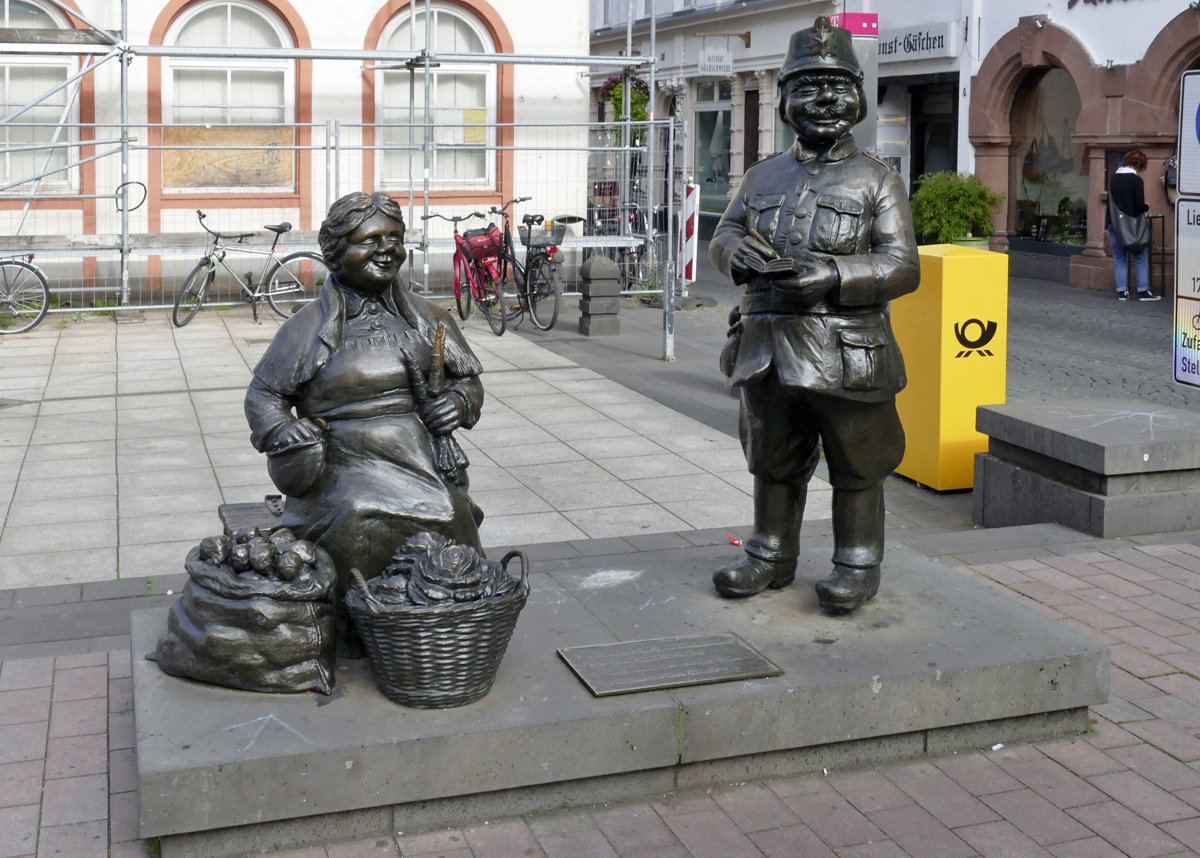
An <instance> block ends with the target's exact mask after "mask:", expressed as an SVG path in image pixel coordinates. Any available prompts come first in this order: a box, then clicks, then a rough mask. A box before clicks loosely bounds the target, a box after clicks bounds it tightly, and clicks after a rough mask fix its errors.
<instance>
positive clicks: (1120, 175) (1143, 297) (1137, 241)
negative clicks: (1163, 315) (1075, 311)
mask: <svg viewBox="0 0 1200 858" xmlns="http://www.w3.org/2000/svg"><path fill="white" fill-rule="evenodd" d="M1121 162H1122V164H1123V165H1124V166H1122V167H1121V168H1120V169H1118V170H1117V172H1116V174H1115V175H1114V176H1113V177H1112V181H1111V182H1110V183H1109V185H1108V206H1107V208H1106V209H1105V213H1104V228H1105V229H1106V230H1107V231H1108V240H1109V242H1110V243H1111V244H1112V251H1113V264H1114V266H1115V268H1116V275H1117V300H1118V301H1128V300H1129V282H1128V280H1129V272H1128V267H1127V263H1126V258H1127V257H1128V256H1130V255H1132V256H1133V265H1134V271H1135V275H1136V279H1137V300H1139V301H1158V300H1160V298H1159V296H1158V295H1155V294H1154V293H1152V292H1151V291H1150V223H1149V221H1147V220H1146V217H1145V214H1146V212H1148V211H1150V206H1148V205H1146V186H1145V183H1144V182H1142V177H1141V176H1140V175H1139V173H1143V172H1145V170H1146V156H1145V154H1144V153H1143V152H1142V151H1141V150H1139V149H1134V150H1132V151H1129V152H1126V153H1125V157H1124V158H1122V159H1121ZM1114 209H1115V210H1116V211H1114ZM1114 221H1117V222H1116V223H1114Z"/></svg>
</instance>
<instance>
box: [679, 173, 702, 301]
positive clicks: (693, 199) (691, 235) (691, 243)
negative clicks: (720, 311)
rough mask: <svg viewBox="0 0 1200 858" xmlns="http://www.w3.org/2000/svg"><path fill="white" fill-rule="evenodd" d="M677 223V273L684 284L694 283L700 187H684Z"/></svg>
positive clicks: (698, 230)
mask: <svg viewBox="0 0 1200 858" xmlns="http://www.w3.org/2000/svg"><path fill="white" fill-rule="evenodd" d="M680 214H681V215H682V218H681V219H680V222H679V272H680V279H681V280H682V281H683V282H684V284H685V285H686V284H688V283H694V282H695V281H696V248H697V247H698V246H699V244H700V186H699V185H685V186H684V191H683V210H682V212H681V213H680Z"/></svg>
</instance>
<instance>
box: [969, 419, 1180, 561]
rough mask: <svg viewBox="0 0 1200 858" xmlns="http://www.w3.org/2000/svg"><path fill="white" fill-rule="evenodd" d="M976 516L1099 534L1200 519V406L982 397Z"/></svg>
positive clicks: (1159, 528) (1173, 526)
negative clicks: (993, 401)
mask: <svg viewBox="0 0 1200 858" xmlns="http://www.w3.org/2000/svg"><path fill="white" fill-rule="evenodd" d="M976 425H977V427H978V429H979V431H980V432H983V433H984V434H985V435H988V436H989V439H988V452H987V453H980V454H978V455H977V456H976V460H975V495H974V498H973V507H974V518H975V521H976V523H977V524H980V525H983V526H984V527H1011V526H1014V525H1022V524H1035V523H1041V522H1055V523H1058V524H1062V525H1064V526H1066V527H1070V528H1073V529H1075V530H1079V531H1082V532H1084V533H1089V534H1092V535H1093V536H1099V537H1102V538H1113V537H1119V536H1134V535H1137V534H1146V533H1164V532H1170V531H1176V530H1192V529H1195V528H1197V527H1200V415H1197V414H1194V413H1192V412H1189V411H1184V410H1182V409H1178V408H1170V407H1168V406H1161V405H1157V404H1155V403H1152V402H1145V401H1142V400H1137V399H1081V400H1066V401H1061V400H1060V401H1057V402H1018V403H1009V404H1007V405H989V406H983V407H981V408H980V409H979V410H978V414H977V418H976Z"/></svg>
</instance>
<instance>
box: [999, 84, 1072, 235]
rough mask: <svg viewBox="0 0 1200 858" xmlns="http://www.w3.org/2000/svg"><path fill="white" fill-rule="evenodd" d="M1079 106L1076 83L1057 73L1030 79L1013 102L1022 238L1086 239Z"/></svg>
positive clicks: (1018, 204) (1013, 128)
mask: <svg viewBox="0 0 1200 858" xmlns="http://www.w3.org/2000/svg"><path fill="white" fill-rule="evenodd" d="M1081 106H1082V105H1081V102H1080V100H1079V90H1078V89H1076V87H1075V82H1074V81H1073V80H1072V79H1071V76H1070V75H1069V74H1067V72H1065V71H1063V70H1062V69H1058V68H1053V69H1050V70H1049V71H1047V72H1045V73H1044V74H1041V75H1038V76H1037V77H1036V79H1034V77H1033V75H1031V76H1030V79H1027V81H1026V83H1025V84H1024V85H1022V87H1021V89H1020V90H1019V91H1018V93H1017V97H1016V98H1015V99H1014V102H1013V111H1012V132H1013V142H1014V144H1016V145H1015V146H1014V151H1015V152H1016V154H1015V156H1014V157H1015V158H1016V160H1017V167H1018V174H1017V179H1016V185H1017V194H1016V201H1017V202H1016V204H1017V228H1016V234H1017V235H1018V236H1020V237H1021V238H1029V239H1034V240H1036V241H1052V242H1057V243H1059V244H1077V245H1081V244H1083V243H1084V242H1085V240H1086V236H1087V194H1088V165H1087V164H1086V163H1085V161H1084V152H1083V145H1082V144H1079V143H1076V142H1075V141H1074V140H1073V139H1072V136H1073V135H1074V133H1075V122H1076V120H1077V119H1078V118H1079V112H1080V109H1081Z"/></svg>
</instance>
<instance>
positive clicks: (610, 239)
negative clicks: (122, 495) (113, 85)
mask: <svg viewBox="0 0 1200 858" xmlns="http://www.w3.org/2000/svg"><path fill="white" fill-rule="evenodd" d="M8 127H9V129H10V139H12V140H15V139H28V140H31V141H34V142H31V143H10V145H8V146H6V147H3V148H0V154H3V155H4V156H5V158H6V167H7V171H6V173H5V175H6V176H7V177H8V181H6V182H2V183H0V193H2V194H3V195H4V198H7V199H10V200H14V201H16V200H24V205H22V207H21V208H16V207H10V208H7V209H0V231H2V234H3V235H4V236H5V237H3V238H0V254H14V253H33V254H34V255H35V259H36V263H37V265H38V266H39V267H40V268H42V269H43V271H44V272H45V273H46V276H47V279H48V280H49V282H50V288H51V293H52V296H53V299H52V303H53V306H52V309H51V312H77V311H80V310H87V309H92V308H104V307H117V306H123V307H126V308H129V309H151V308H159V307H166V306H171V305H172V303H173V302H174V299H175V295H176V294H177V292H178V289H179V287H180V286H181V284H182V282H183V279H184V278H185V277H186V276H187V274H188V273H189V272H190V271H191V270H192V268H193V267H194V266H195V265H196V264H197V263H198V262H199V260H200V258H201V256H202V255H203V253H204V250H205V248H206V247H207V246H208V244H209V243H210V240H211V236H210V235H209V234H208V233H207V232H205V229H204V227H205V226H206V227H208V228H209V229H211V230H214V231H217V232H220V233H223V234H239V233H246V232H252V233H254V236H253V237H251V238H248V239H244V240H243V243H239V242H235V241H228V242H225V244H226V245H227V247H228V248H229V255H228V257H227V261H228V262H229V263H230V265H231V267H233V269H234V270H235V271H237V272H239V273H242V272H245V274H246V275H248V276H249V278H250V280H251V281H252V282H257V281H258V280H259V279H260V276H261V274H262V273H263V270H264V267H265V265H266V264H267V262H268V260H267V258H266V257H265V256H263V255H261V254H254V253H239V250H240V249H242V248H248V249H253V250H259V251H261V250H265V249H267V248H269V247H270V246H271V242H272V240H273V239H274V236H273V234H272V233H270V232H268V231H266V230H265V229H264V226H265V225H267V224H278V223H281V222H288V223H291V224H292V225H293V228H292V230H291V231H289V232H288V233H286V234H284V235H283V236H281V238H280V240H279V246H278V252H279V254H280V255H283V254H285V253H290V252H294V251H298V250H308V251H318V250H319V248H318V246H317V239H316V227H317V226H318V225H319V223H320V220H321V219H322V216H323V213H324V212H325V211H326V210H327V209H328V207H329V204H330V203H331V202H332V201H334V200H336V199H338V198H339V197H340V196H342V195H343V194H345V193H349V192H351V191H353V190H382V191H386V192H387V193H389V194H390V195H391V196H393V198H395V199H396V200H397V201H398V202H399V203H400V204H401V206H402V208H403V209H404V211H405V216H406V221H407V227H408V231H407V235H406V245H407V248H408V250H409V263H408V266H407V272H406V276H407V277H408V278H409V280H410V282H411V283H412V284H413V285H414V288H417V289H419V290H421V291H423V292H424V293H426V294H431V295H434V296H439V297H446V296H449V295H450V294H451V291H450V289H451V287H452V277H451V264H450V260H451V256H452V253H453V247H454V243H453V238H452V226H451V224H449V223H448V222H446V221H444V220H440V219H432V220H425V219H423V218H424V216H425V215H428V214H432V213H438V214H444V215H447V216H454V215H465V214H470V213H471V212H473V211H483V212H484V213H485V214H487V215H488V216H487V218H486V219H485V220H474V221H468V222H464V223H463V225H462V226H461V227H460V229H469V228H471V227H472V226H482V225H483V224H484V223H486V222H496V223H500V222H501V221H500V218H498V217H497V216H496V215H494V214H489V213H488V209H489V208H490V207H491V206H493V205H500V204H503V202H504V201H505V200H504V199H503V194H504V191H502V190H498V189H500V188H505V189H510V190H511V195H512V196H513V197H531V199H530V200H529V201H528V202H523V203H520V204H518V205H516V206H514V207H512V208H510V212H511V213H512V215H513V220H512V224H513V233H514V241H515V243H516V245H517V247H516V249H517V252H518V258H519V257H520V254H521V253H522V252H523V248H522V247H521V245H520V236H519V232H518V230H517V226H518V225H519V224H520V221H521V216H522V215H524V214H527V213H530V214H541V215H542V216H544V217H545V218H546V219H549V220H552V221H554V222H556V223H558V224H563V225H565V226H566V237H565V239H564V240H563V243H562V246H561V250H560V253H559V254H558V259H559V262H560V272H561V277H562V282H563V286H564V289H565V290H566V291H568V292H570V291H573V290H574V289H575V288H577V284H578V271H579V267H580V264H581V263H582V262H583V261H584V260H585V259H586V258H587V257H588V256H590V255H592V254H597V253H601V254H605V255H608V256H610V257H611V258H613V259H614V260H615V261H616V262H617V263H618V265H619V267H620V269H621V273H622V277H623V287H624V289H625V291H627V292H629V293H644V292H654V291H660V290H661V289H662V288H663V284H664V283H665V282H666V279H667V277H668V276H669V275H668V272H667V266H668V265H670V264H672V263H673V262H674V261H675V253H674V252H673V244H674V243H677V242H674V243H672V244H669V243H668V239H669V236H670V235H675V234H677V227H676V222H677V219H678V218H677V213H678V212H679V210H680V200H681V198H682V197H681V181H682V177H683V175H684V165H683V164H682V163H679V164H678V166H676V163H675V162H676V160H677V154H678V153H679V151H680V150H681V149H682V148H683V147H682V138H683V130H684V129H683V125H682V123H678V122H675V121H674V120H659V121H656V122H653V123H650V122H643V123H628V124H627V123H621V122H613V123H574V124H571V123H560V124H554V125H550V124H540V125H521V124H513V123H508V124H500V123H489V124H484V123H481V124H478V125H472V126H469V127H468V129H467V130H468V134H466V135H464V134H463V133H462V132H463V129H462V128H461V127H454V128H450V129H448V128H446V127H443V126H439V125H436V124H430V125H429V126H426V125H424V124H423V123H412V124H408V123H403V124H375V125H362V124H357V125H352V124H347V123H340V122H329V123H320V124H314V123H310V124H289V125H239V126H202V125H194V126H184V125H163V124H158V125H129V126H126V128H125V131H124V137H123V136H122V128H121V127H120V126H112V125H99V124H71V125H67V124H49V123H22V122H19V121H18V122H12V123H9V124H8ZM55 130H57V131H58V138H57V139H56V140H55V141H54V142H50V141H49V138H50V137H51V136H52V135H53V134H54V132H55ZM447 131H453V132H455V136H457V137H459V138H460V139H461V137H463V136H466V137H468V138H469V139H475V140H478V141H480V142H467V143H461V142H445V143H442V142H438V141H439V140H440V139H443V138H444V137H446V136H450V135H448V134H447V133H446V132H447ZM427 132H428V133H427ZM627 134H628V135H629V140H628V144H626V139H625V135H627ZM652 137H653V138H654V139H653V143H654V144H655V145H653V146H652V145H651V142H652V140H651V138H652ZM422 138H424V139H422ZM425 139H427V140H429V143H428V144H426V143H425ZM42 141H45V142H42ZM122 141H124V142H125V144H126V145H127V147H128V153H129V154H128V158H129V161H128V172H127V173H125V174H124V176H123V175H122V170H121V163H120V159H119V157H118V156H119V153H120V149H119V148H118V146H119V144H120V143H121V142H122ZM410 141H413V142H410ZM651 151H653V153H654V160H653V162H652V161H651ZM31 156H32V157H31ZM426 158H428V159H429V161H430V162H432V167H431V169H430V173H431V180H430V182H429V184H428V185H426V183H425V182H424V175H425V159H426ZM439 171H440V172H441V175H442V176H445V178H444V179H442V178H439ZM122 186H124V188H125V189H127V193H128V196H129V208H130V211H129V213H128V223H129V238H130V247H129V260H128V272H129V278H128V286H127V287H124V288H123V281H122V277H121V263H122V255H121V211H120V208H121V198H122V194H120V193H119V192H118V191H119V189H121V188H122ZM447 191H452V192H453V193H452V194H448V193H446V192H447ZM480 200H484V202H480ZM655 200H656V201H657V202H655ZM651 206H653V207H654V210H651ZM198 209H199V210H202V211H204V212H205V214H206V219H205V221H204V224H203V226H202V225H201V223H200V221H199V219H198V218H197V214H196V212H197V210H198ZM239 290H240V284H239V283H237V282H232V281H231V279H230V278H228V277H227V276H226V277H224V278H222V277H221V276H219V277H218V278H217V281H216V282H215V283H214V290H213V294H212V298H211V300H212V301H213V302H215V303H228V302H230V301H234V300H237V299H238V295H239Z"/></svg>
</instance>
